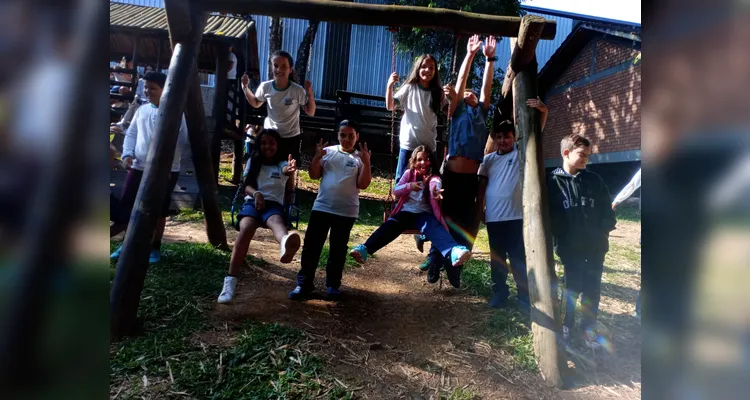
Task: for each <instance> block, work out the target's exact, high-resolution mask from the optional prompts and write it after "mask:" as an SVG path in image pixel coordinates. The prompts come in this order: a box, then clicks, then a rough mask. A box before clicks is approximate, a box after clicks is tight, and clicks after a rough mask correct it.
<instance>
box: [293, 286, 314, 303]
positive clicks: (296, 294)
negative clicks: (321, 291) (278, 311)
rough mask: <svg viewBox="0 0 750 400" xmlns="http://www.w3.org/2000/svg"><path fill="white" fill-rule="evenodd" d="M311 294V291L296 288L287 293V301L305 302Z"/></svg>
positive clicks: (299, 287) (300, 287)
mask: <svg viewBox="0 0 750 400" xmlns="http://www.w3.org/2000/svg"><path fill="white" fill-rule="evenodd" d="M311 292H312V290H309V289H303V288H302V286H297V287H296V288H294V290H292V291H291V292H289V294H288V295H287V297H288V298H289V300H300V301H301V300H307V297H308V296H309V295H310V293H311Z"/></svg>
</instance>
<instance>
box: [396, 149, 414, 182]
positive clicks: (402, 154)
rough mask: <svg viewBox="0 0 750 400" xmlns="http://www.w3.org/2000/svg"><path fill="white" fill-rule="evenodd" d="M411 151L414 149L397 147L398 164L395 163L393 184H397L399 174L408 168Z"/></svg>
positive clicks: (399, 178)
mask: <svg viewBox="0 0 750 400" xmlns="http://www.w3.org/2000/svg"><path fill="white" fill-rule="evenodd" d="M413 152H414V150H406V149H399V151H398V164H396V165H397V166H396V180H395V182H394V184H395V185H397V184H398V181H400V180H401V176H403V175H404V172H406V170H407V169H409V159H410V158H411V153H413Z"/></svg>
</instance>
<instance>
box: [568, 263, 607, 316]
mask: <svg viewBox="0 0 750 400" xmlns="http://www.w3.org/2000/svg"><path fill="white" fill-rule="evenodd" d="M562 263H563V268H564V270H565V277H564V280H565V290H564V291H563V299H564V304H563V308H564V311H565V319H564V320H563V325H565V326H567V327H568V328H573V326H574V325H575V318H576V315H575V310H576V302H577V301H578V296H581V314H582V315H581V329H589V328H591V329H593V328H595V327H596V317H597V315H598V314H599V300H600V298H601V286H602V272H603V270H604V253H600V254H588V255H587V254H580V255H575V256H571V257H565V258H562Z"/></svg>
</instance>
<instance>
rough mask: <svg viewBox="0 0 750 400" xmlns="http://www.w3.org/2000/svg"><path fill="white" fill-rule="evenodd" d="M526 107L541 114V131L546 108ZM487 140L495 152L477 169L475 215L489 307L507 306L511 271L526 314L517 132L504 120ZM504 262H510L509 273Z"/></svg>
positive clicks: (533, 103) (533, 102)
mask: <svg viewBox="0 0 750 400" xmlns="http://www.w3.org/2000/svg"><path fill="white" fill-rule="evenodd" d="M526 105H528V106H529V107H533V108H536V109H538V110H539V111H540V112H541V114H542V115H541V119H542V121H543V122H542V129H544V122H545V121H546V119H547V106H545V105H544V103H542V102H541V101H540V100H539V99H529V100H527V101H526ZM490 136H491V138H492V140H494V141H495V145H494V148H496V149H497V150H496V151H494V152H492V153H490V154H488V155H486V156H485V157H484V161H482V165H481V166H480V167H479V171H478V175H479V191H478V193H477V213H478V214H479V215H478V216H479V217H480V218H482V219H483V220H484V222H485V225H486V226H487V235H488V236H489V239H490V252H491V260H490V271H491V276H492V293H493V295H492V299H490V302H489V306H490V307H492V308H502V307H504V306H505V305H506V304H507V302H508V295H509V294H510V289H509V288H508V284H507V282H506V281H507V279H508V271H512V272H513V279H514V280H515V281H516V288H517V289H518V303H519V306H520V308H521V310H523V311H524V312H526V313H528V311H529V310H530V304H531V303H530V302H529V288H528V284H527V280H526V251H525V249H524V242H523V207H522V201H521V197H522V185H521V167H522V163H521V161H520V160H521V158H520V157H519V151H518V150H517V149H516V147H515V142H516V131H515V128H514V127H513V122H512V121H508V120H505V121H502V122H501V123H499V124H497V125H496V127H495V129H494V130H493V131H492V133H491V134H490ZM485 200H486V204H487V210H486V212H485ZM506 259H510V269H509V268H508V264H507V263H506Z"/></svg>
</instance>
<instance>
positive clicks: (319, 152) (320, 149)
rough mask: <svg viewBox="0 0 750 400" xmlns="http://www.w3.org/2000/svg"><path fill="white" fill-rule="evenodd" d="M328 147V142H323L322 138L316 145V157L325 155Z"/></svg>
mask: <svg viewBox="0 0 750 400" xmlns="http://www.w3.org/2000/svg"><path fill="white" fill-rule="evenodd" d="M326 147H328V142H325V143H323V139H320V141H319V142H318V144H316V145H315V157H323V156H324V155H326ZM290 157H291V156H290Z"/></svg>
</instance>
